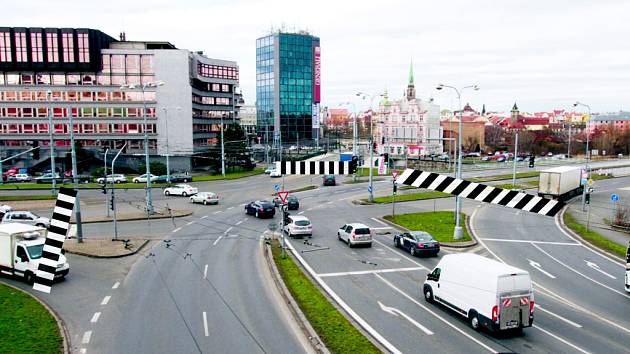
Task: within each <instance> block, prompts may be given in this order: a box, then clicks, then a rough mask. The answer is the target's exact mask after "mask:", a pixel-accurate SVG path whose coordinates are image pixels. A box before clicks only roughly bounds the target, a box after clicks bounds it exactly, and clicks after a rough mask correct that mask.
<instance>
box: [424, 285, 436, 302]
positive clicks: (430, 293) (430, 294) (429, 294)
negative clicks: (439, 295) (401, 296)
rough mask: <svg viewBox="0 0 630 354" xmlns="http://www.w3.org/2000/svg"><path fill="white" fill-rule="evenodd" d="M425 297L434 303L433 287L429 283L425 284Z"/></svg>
mask: <svg viewBox="0 0 630 354" xmlns="http://www.w3.org/2000/svg"><path fill="white" fill-rule="evenodd" d="M424 299H425V300H427V302H428V303H433V301H434V299H433V289H431V287H430V286H429V285H425V286H424Z"/></svg>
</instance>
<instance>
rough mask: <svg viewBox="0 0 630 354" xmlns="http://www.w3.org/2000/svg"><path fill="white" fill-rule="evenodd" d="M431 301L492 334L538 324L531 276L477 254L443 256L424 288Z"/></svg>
mask: <svg viewBox="0 0 630 354" xmlns="http://www.w3.org/2000/svg"><path fill="white" fill-rule="evenodd" d="M423 293H424V298H425V300H427V301H428V302H437V303H440V304H442V305H444V306H446V307H448V308H450V309H452V310H454V311H455V312H457V313H458V314H460V315H461V316H464V317H466V318H467V319H468V322H469V323H470V326H471V327H472V328H473V329H475V330H478V329H479V328H480V327H481V326H483V327H486V328H488V329H489V330H491V331H499V330H507V329H518V330H520V329H522V328H523V327H530V326H531V325H532V324H533V322H534V293H533V292H532V281H531V279H530V277H529V273H528V272H527V271H524V270H522V269H518V268H515V267H512V266H509V265H507V264H504V263H500V262H497V261H494V260H491V259H488V258H485V257H482V256H479V255H476V254H471V253H462V254H450V255H446V256H444V257H442V259H441V260H440V262H439V263H438V264H437V266H436V267H435V268H434V269H433V271H432V272H431V273H429V274H427V280H426V281H425V282H424V286H423Z"/></svg>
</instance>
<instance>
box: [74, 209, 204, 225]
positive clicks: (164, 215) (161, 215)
mask: <svg viewBox="0 0 630 354" xmlns="http://www.w3.org/2000/svg"><path fill="white" fill-rule="evenodd" d="M193 213H194V212H193V211H192V210H187V211H184V212H182V213H181V214H177V215H173V216H171V215H166V214H154V215H153V216H150V217H149V218H148V219H149V220H158V219H170V218H183V217H186V216H191V215H192V214H193ZM155 215H157V216H155ZM138 220H147V217H145V216H142V217H139V216H138V217H136V216H133V217H129V218H123V219H117V220H116V221H138ZM111 221H113V219H106V218H102V219H97V220H89V219H88V220H81V223H82V224H98V223H102V222H111ZM70 224H73V225H74V224H76V220H72V221H71V222H70Z"/></svg>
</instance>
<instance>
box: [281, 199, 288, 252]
mask: <svg viewBox="0 0 630 354" xmlns="http://www.w3.org/2000/svg"><path fill="white" fill-rule="evenodd" d="M280 199H282V198H280ZM280 210H281V214H282V221H280V234H281V235H282V258H285V257H286V256H287V255H286V253H285V250H284V248H285V241H284V203H283V204H282V205H280Z"/></svg>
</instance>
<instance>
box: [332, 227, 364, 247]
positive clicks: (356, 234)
mask: <svg viewBox="0 0 630 354" xmlns="http://www.w3.org/2000/svg"><path fill="white" fill-rule="evenodd" d="M337 238H338V239H339V240H340V241H344V242H345V243H347V244H348V247H353V246H356V245H367V246H368V247H372V230H371V229H370V227H369V226H366V225H364V224H359V223H352V224H345V225H343V226H342V227H340V228H339V230H338V231H337Z"/></svg>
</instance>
